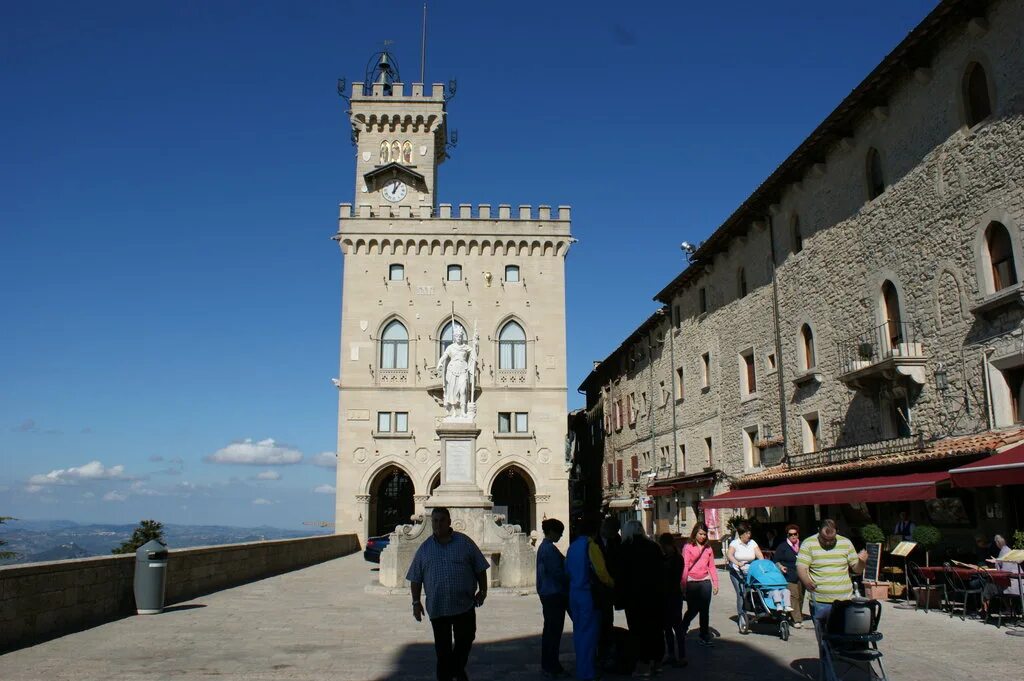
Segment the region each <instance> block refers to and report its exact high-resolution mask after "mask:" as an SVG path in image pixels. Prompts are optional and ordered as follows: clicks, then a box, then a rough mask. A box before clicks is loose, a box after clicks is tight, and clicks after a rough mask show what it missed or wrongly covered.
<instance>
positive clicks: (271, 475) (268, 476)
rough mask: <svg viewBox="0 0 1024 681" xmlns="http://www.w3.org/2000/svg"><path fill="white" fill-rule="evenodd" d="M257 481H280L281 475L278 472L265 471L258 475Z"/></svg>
mask: <svg viewBox="0 0 1024 681" xmlns="http://www.w3.org/2000/svg"><path fill="white" fill-rule="evenodd" d="M256 479H257V480H280V479H281V474H280V473H278V472H277V471H263V472H262V473H258V474H257V475H256Z"/></svg>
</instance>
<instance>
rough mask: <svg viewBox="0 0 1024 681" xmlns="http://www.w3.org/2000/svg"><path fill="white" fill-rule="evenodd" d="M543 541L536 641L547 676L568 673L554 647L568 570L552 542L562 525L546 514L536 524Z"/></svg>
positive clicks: (539, 556)
mask: <svg viewBox="0 0 1024 681" xmlns="http://www.w3.org/2000/svg"><path fill="white" fill-rule="evenodd" d="M540 527H541V529H542V530H543V531H544V541H542V542H541V543H540V548H538V549H537V595H538V596H540V603H541V611H542V612H543V614H544V632H543V634H542V635H541V644H540V668H541V671H542V672H543V673H544V675H545V676H547V677H548V678H559V677H563V676H568V675H569V673H568V672H567V671H566V670H565V668H564V667H562V664H561V663H560V662H559V661H558V648H559V646H560V644H561V642H562V631H563V630H564V629H565V613H566V610H567V609H568V607H569V574H568V573H567V572H566V571H565V558H564V557H563V556H562V552H561V551H559V550H558V547H557V546H555V544H556V543H557V542H558V540H559V539H561V538H562V533H563V532H564V531H565V525H564V524H563V523H562V521H561V520H557V519H555V518H548V519H547V520H545V521H544V522H542V523H541V524H540Z"/></svg>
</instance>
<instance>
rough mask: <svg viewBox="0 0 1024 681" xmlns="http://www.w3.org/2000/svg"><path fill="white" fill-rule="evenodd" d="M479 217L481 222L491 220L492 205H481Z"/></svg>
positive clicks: (478, 208)
mask: <svg viewBox="0 0 1024 681" xmlns="http://www.w3.org/2000/svg"><path fill="white" fill-rule="evenodd" d="M477 215H478V217H479V218H480V219H481V220H489V219H490V217H491V204H489V203H481V204H480V205H479V206H477Z"/></svg>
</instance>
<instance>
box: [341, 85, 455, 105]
mask: <svg viewBox="0 0 1024 681" xmlns="http://www.w3.org/2000/svg"><path fill="white" fill-rule="evenodd" d="M371 87H372V93H371V94H369V95H366V94H364V93H363V83H352V101H353V102H356V101H360V102H369V101H376V100H384V101H389V102H390V101H401V102H431V101H436V102H442V103H443V102H444V83H434V84H433V85H430V86H429V89H427V88H424V86H423V83H412V85H411V87H412V92H410V93H409V94H406V93H405V84H404V83H392V84H391V94H384V84H383V83H374V84H373V85H372V86H371Z"/></svg>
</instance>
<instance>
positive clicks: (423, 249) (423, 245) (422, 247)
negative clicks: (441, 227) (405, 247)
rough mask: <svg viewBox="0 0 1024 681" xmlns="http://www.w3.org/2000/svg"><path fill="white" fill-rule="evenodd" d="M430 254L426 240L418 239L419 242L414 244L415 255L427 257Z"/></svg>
mask: <svg viewBox="0 0 1024 681" xmlns="http://www.w3.org/2000/svg"><path fill="white" fill-rule="evenodd" d="M429 253H430V244H429V243H428V242H427V240H426V239H420V242H419V243H418V244H416V255H427V254H429Z"/></svg>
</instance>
